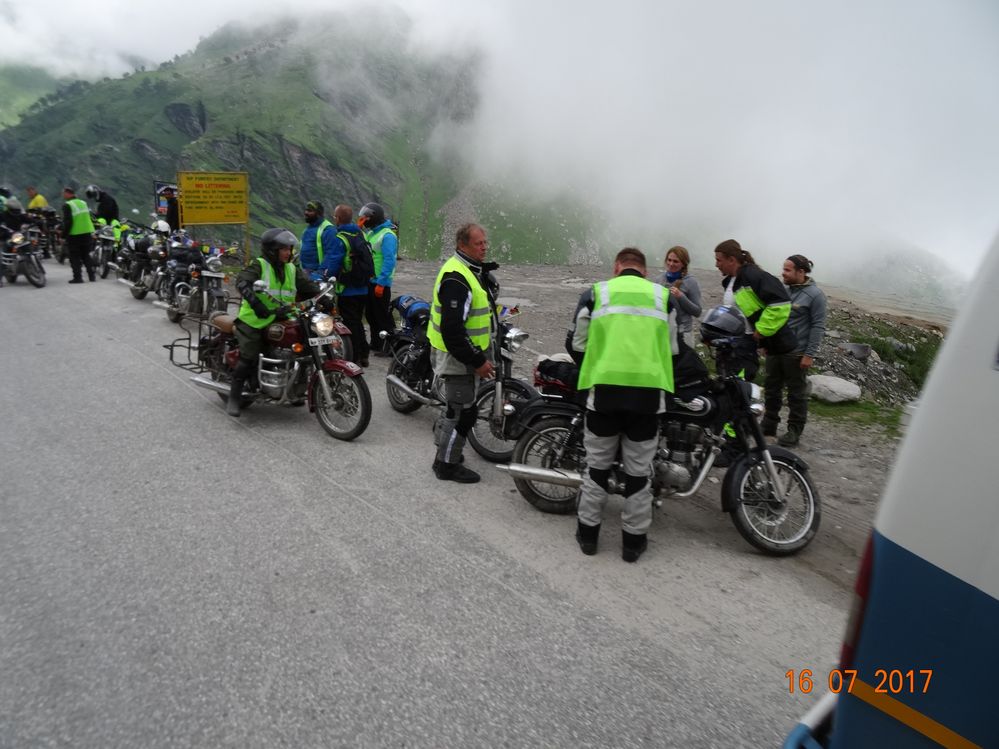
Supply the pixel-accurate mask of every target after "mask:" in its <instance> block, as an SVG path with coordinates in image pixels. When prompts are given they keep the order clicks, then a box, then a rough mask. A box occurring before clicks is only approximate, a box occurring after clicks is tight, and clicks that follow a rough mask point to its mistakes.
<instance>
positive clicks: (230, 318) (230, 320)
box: [208, 312, 236, 333]
mask: <svg viewBox="0 0 999 749" xmlns="http://www.w3.org/2000/svg"><path fill="white" fill-rule="evenodd" d="M208 324H209V325H214V326H215V327H216V328H218V329H219V330H221V331H222V332H223V333H232V332H233V326H234V325H235V324H236V316H235V315H227V314H226V313H224V312H216V313H215V314H213V315H212V316H211V318H209V320H208Z"/></svg>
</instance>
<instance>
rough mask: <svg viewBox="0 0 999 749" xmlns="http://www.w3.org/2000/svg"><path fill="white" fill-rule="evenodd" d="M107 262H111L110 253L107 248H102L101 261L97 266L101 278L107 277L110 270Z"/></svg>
mask: <svg viewBox="0 0 999 749" xmlns="http://www.w3.org/2000/svg"><path fill="white" fill-rule="evenodd" d="M109 262H111V253H110V252H108V251H107V250H104V251H103V252H101V262H100V265H99V266H98V268H99V270H100V273H101V278H107V277H108V273H110V272H111V266H110V265H108V263H109Z"/></svg>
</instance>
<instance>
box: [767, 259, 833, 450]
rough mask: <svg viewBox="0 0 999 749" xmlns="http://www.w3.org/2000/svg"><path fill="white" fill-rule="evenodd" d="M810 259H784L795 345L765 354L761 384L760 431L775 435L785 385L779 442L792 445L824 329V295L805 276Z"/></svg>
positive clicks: (797, 434) (798, 435) (800, 429)
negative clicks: (783, 425)
mask: <svg viewBox="0 0 999 749" xmlns="http://www.w3.org/2000/svg"><path fill="white" fill-rule="evenodd" d="M812 265H813V264H812V261H811V260H809V259H808V258H807V257H805V256H804V255H791V257H789V258H788V259H787V260H785V261H784V267H783V269H782V270H781V275H782V276H783V278H784V283H785V284H786V285H787V288H788V292H789V293H790V296H791V316H790V318H789V319H788V322H787V325H788V327H789V328H790V329H791V331H792V332H793V333H794V337H795V341H796V346H795V348H794V350H793V351H792V352H791V353H788V354H776V353H770V352H768V354H767V361H766V381H765V385H764V393H765V401H764V403H765V407H766V412H765V414H764V416H763V433H764V434H765V435H767V436H774V435H776V434H777V426H778V425H779V424H780V409H781V406H782V405H783V404H782V400H783V393H784V388H787V407H788V416H787V431H786V432H784V434H782V435H781V436H780V437H779V438H778V439H777V442H778V444H781V445H783V446H785V447H794V446H795V445H797V444H798V440H799V439H800V438H801V433H802V432H803V431H805V422H806V421H808V390H807V388H808V382H807V377H806V375H807V374H808V369H809V367H811V366H812V364H813V363H814V361H815V355H816V354H817V353H818V352H819V344H820V343H821V342H822V336H823V335H824V334H825V331H826V308H827V305H826V295H825V294H823V293H822V290H821V289H820V288H819V287H818V286H816V285H815V281H813V280H812V279H811V277H810V276H809V275H808V274H809V273H811V272H812Z"/></svg>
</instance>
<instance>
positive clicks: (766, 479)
mask: <svg viewBox="0 0 999 749" xmlns="http://www.w3.org/2000/svg"><path fill="white" fill-rule="evenodd" d="M772 458H773V462H774V466H775V467H776V468H777V473H778V474H779V475H780V478H781V481H782V483H783V484H784V492H785V501H784V502H780V501H778V499H777V498H776V497H775V496H774V491H773V488H772V487H773V485H772V482H771V481H770V476H769V474H768V473H767V468H766V465H765V464H764V463H763V462H759V463H756V464H755V465H752V466H750V464H749V462H748V461H746V460H740V461H737V462H736V463H735V464H734V465H733V466H732V467H731V468H730V469H729V470H728V473H729V474H732V475H731V476H729V475H728V474H726V476H725V481H724V482H723V484H722V492H723V495H725V496H723V497H722V499H723V502H724V503H726V504H728V503H729V502H732V503H733V505H732V506H734V507H735V510H734V511H733V512H732V513H731V516H732V523H733V524H734V525H735V529H736V530H737V531H739V535H741V536H742V537H743V538H744V539H746V540H747V541H748V542H749V543H750V544H752V545H753V546H755V547H756V548H757V549H759V550H760V551H763V552H765V553H767V554H770V555H772V556H790V555H791V554H796V553H798V552H799V551H801V550H802V549H804V548H805V547H806V546H808V544H809V543H811V541H812V539H813V538H815V534H816V533H817V532H818V530H819V521H820V520H821V518H822V508H821V504H820V502H819V493H818V491H817V490H816V489H815V486H814V485H813V484H812V479H811V477H810V476H809V475H808V471H807V470H805V469H803V468H799V467H798V466H796V465H794V462H793V460H791V459H788V458H785V457H783V456H779V455H773V456H772Z"/></svg>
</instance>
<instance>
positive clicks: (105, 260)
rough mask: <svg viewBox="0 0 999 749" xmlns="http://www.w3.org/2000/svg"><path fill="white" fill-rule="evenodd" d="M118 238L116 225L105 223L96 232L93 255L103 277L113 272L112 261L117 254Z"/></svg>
mask: <svg viewBox="0 0 999 749" xmlns="http://www.w3.org/2000/svg"><path fill="white" fill-rule="evenodd" d="M117 245H118V240H117V238H116V237H115V227H113V226H111V225H110V224H105V225H104V226H102V227H100V228H99V229H98V230H97V232H96V233H95V234H94V248H93V250H92V251H91V257H92V258H93V260H94V267H95V268H96V269H97V272H98V274H100V277H101V278H107V277H108V273H110V272H111V263H112V261H113V260H114V258H115V257H116V255H117Z"/></svg>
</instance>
